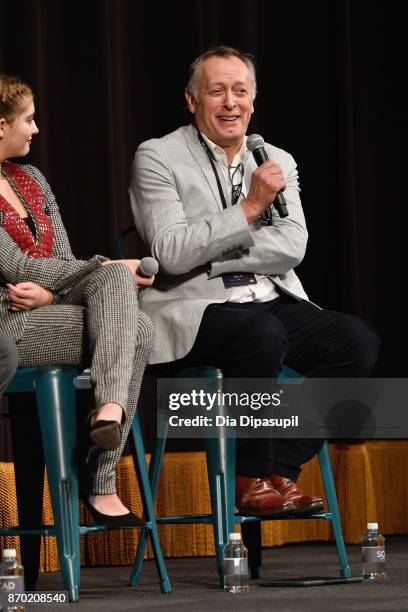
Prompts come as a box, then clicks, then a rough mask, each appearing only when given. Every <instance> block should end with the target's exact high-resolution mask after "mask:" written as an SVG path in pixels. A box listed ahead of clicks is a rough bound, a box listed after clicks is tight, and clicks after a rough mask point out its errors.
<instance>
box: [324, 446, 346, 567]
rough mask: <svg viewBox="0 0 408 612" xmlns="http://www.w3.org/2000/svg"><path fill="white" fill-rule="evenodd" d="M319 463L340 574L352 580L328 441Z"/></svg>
mask: <svg viewBox="0 0 408 612" xmlns="http://www.w3.org/2000/svg"><path fill="white" fill-rule="evenodd" d="M319 463H320V470H321V473H322V479H323V485H324V489H325V491H326V497H327V502H328V504H329V510H330V512H331V514H332V517H333V518H332V527H333V532H334V537H335V538H336V546H337V554H338V556H339V562H340V574H341V575H342V576H344V577H345V578H350V576H351V569H350V566H349V563H348V558H347V552H346V547H345V545H344V539H343V531H342V528H341V519H340V512H339V506H338V503H337V495H336V488H335V485H334V478H333V470H332V466H331V461H330V454H329V446H328V443H327V440H326V441H325V442H324V443H323V445H322V447H321V448H320V451H319Z"/></svg>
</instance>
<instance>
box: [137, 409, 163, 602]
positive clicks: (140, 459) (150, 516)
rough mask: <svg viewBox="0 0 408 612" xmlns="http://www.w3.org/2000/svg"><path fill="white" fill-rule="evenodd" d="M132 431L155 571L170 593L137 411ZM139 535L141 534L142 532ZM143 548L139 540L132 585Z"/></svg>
mask: <svg viewBox="0 0 408 612" xmlns="http://www.w3.org/2000/svg"><path fill="white" fill-rule="evenodd" d="M132 432H133V437H134V442H135V453H136V460H137V472H138V479H139V487H140V494H141V496H142V500H143V507H144V514H145V517H146V519H147V521H148V522H149V523H150V527H149V532H150V539H151V542H152V547H153V552H154V560H155V563H156V567H157V571H158V574H159V577H160V589H161V592H162V593H171V591H172V588H171V584H170V581H169V577H168V575H167V569H166V564H165V562H164V557H163V552H162V549H161V545H160V540H159V533H158V531H157V523H156V514H155V511H154V506H153V497H152V490H151V486H150V479H149V474H148V471H147V465H146V455H145V450H144V444H143V438H142V433H141V429H140V420H139V415H138V414H137V413H136V414H135V417H134V419H133V423H132ZM163 450H164V448H163ZM157 476H158V474H157ZM156 481H157V482H158V477H157V478H156ZM157 482H155V493H154V495H155V496H156V493H157ZM142 531H143V532H144V533H146V532H147V529H143V530H142ZM140 535H142V533H141V534H140ZM144 537H145V536H144ZM145 548H146V544H145V543H144V542H143V544H142V546H140V542H139V547H138V551H137V554H136V561H135V566H137V567H138V571H135V570H134V572H133V574H132V577H131V583H132V584H133V586H135V584H138V583H139V580H140V568H141V564H142V563H143V557H144V551H145ZM142 553H143V556H142V557H141V558H140V555H141V554H142ZM133 577H134V580H133ZM134 581H135V582H134Z"/></svg>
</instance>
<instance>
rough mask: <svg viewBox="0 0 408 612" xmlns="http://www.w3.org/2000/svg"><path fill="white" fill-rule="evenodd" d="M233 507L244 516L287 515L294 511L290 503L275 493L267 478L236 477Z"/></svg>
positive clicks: (293, 506)
mask: <svg viewBox="0 0 408 612" xmlns="http://www.w3.org/2000/svg"><path fill="white" fill-rule="evenodd" d="M235 505H236V506H237V508H238V510H239V511H240V512H243V513H245V514H262V515H264V514H265V515H271V514H283V513H284V514H287V513H289V512H292V511H293V510H295V505H294V504H293V502H292V501H288V500H287V499H285V498H284V497H283V496H282V495H281V494H280V493H278V491H276V490H275V489H274V488H273V486H272V484H271V481H270V480H269V478H250V477H248V476H237V478H236V486H235Z"/></svg>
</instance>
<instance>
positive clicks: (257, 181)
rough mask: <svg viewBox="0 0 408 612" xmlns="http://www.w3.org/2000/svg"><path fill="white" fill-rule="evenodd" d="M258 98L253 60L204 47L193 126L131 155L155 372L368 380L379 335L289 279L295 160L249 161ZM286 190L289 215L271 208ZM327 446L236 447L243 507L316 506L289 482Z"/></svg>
mask: <svg viewBox="0 0 408 612" xmlns="http://www.w3.org/2000/svg"><path fill="white" fill-rule="evenodd" d="M255 94H256V79H255V69H254V65H253V63H252V61H251V59H250V58H249V57H248V56H247V55H245V54H242V53H241V52H239V51H237V50H236V49H232V48H229V47H217V48H214V49H210V50H209V51H207V52H206V53H204V54H203V55H201V56H200V57H199V58H197V59H196V60H195V61H194V62H193V64H192V66H191V70H190V80H189V83H188V86H187V88H186V100H187V105H188V108H189V110H190V112H191V113H192V115H193V123H192V124H191V125H189V126H185V127H182V128H180V129H178V130H176V131H175V132H173V133H171V134H168V135H167V136H164V137H163V138H160V139H154V140H150V141H147V142H145V143H143V144H142V145H141V146H140V147H139V149H138V151H137V153H136V155H135V159H134V163H133V166H132V176H131V185H130V196H131V204H132V209H133V213H134V219H135V224H136V227H137V229H138V231H139V233H140V235H141V237H142V239H143V240H144V242H145V243H146V245H147V246H148V247H149V248H150V249H151V251H152V254H153V255H154V257H156V258H157V260H158V261H159V263H160V266H161V270H162V274H161V278H160V277H159V279H158V283H157V284H156V286H155V287H154V288H153V287H152V288H148V289H145V291H143V294H142V296H141V307H142V308H143V310H144V311H145V312H147V313H148V314H149V315H150V316H151V318H152V319H153V321H154V323H155V326H156V344H155V346H154V348H153V351H152V353H151V363H167V362H175V365H176V366H177V367H178V366H180V367H182V366H186V365H194V364H201V365H205V364H207V365H212V366H216V367H219V368H221V369H222V370H223V372H224V374H225V375H226V376H227V377H230V378H274V377H277V376H278V375H279V372H280V369H281V366H282V363H283V361H285V363H286V364H288V365H289V366H291V367H292V368H294V369H295V370H297V371H299V372H300V373H302V374H303V375H305V376H309V377H315V378H325V377H326V378H337V377H360V376H366V375H367V374H368V373H369V371H370V370H371V368H372V366H373V364H374V363H375V361H376V359H377V354H378V345H379V341H378V338H377V336H376V334H375V332H374V331H373V330H372V329H371V328H370V327H368V326H367V325H366V324H365V323H364V322H362V321H360V320H358V319H356V318H354V317H351V316H348V315H344V314H341V313H336V312H329V311H324V310H321V309H319V308H318V307H317V306H315V305H314V304H312V303H311V302H309V301H308V298H307V295H306V293H305V291H304V290H303V288H302V285H301V283H300V281H299V279H298V277H297V276H296V274H295V272H294V268H295V267H296V266H297V265H298V264H299V263H300V262H301V261H302V259H303V256H304V253H305V249H306V242H307V230H306V224H305V219H304V215H303V211H302V206H301V203H300V198H299V185H298V173H297V169H296V163H295V161H294V159H293V158H292V156H291V155H289V154H288V153H286V152H285V151H283V150H281V149H278V148H276V147H274V146H271V145H269V144H266V145H265V147H266V152H267V154H268V157H269V160H268V161H265V162H264V163H262V164H261V165H260V166H259V167H257V165H256V163H255V161H254V159H253V157H252V155H250V154H249V152H248V150H247V146H246V135H245V134H246V130H247V127H248V124H249V121H250V118H251V115H252V113H253V110H254V107H253V102H254V98H255ZM280 191H284V197H285V199H286V203H287V209H288V212H289V215H288V216H287V217H280V216H279V214H278V212H277V210H276V207H275V206H271V203H272V202H274V200H275V198H276V196H277V194H278V193H279V192H280ZM268 213H269V214H268ZM321 443H322V441H321V440H313V439H308V440H298V439H296V440H295V439H280V440H278V439H274V440H260V439H249V440H238V441H237V474H238V475H237V487H236V504H237V507H238V508H239V510H240V511H246V512H254V513H257V514H280V513H286V512H292V513H295V514H298V515H302V514H303V515H304V514H307V513H310V512H316V511H318V510H320V509H321V508H322V507H323V503H322V500H321V498H319V497H316V496H312V495H306V494H305V493H304V492H303V491H301V490H300V489H299V487H298V485H297V483H296V480H297V478H298V476H299V473H300V469H301V468H300V466H301V464H302V463H304V462H306V461H308V460H309V459H310V458H311V457H312V456H313V455H314V454H315V453H316V452H317V450H318V449H319V447H320V445H321Z"/></svg>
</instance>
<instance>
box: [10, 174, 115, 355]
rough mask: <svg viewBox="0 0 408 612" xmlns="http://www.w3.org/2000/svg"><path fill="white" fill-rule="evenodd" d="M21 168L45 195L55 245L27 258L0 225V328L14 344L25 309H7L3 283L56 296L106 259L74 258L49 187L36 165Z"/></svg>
mask: <svg viewBox="0 0 408 612" xmlns="http://www.w3.org/2000/svg"><path fill="white" fill-rule="evenodd" d="M23 168H24V169H25V170H26V172H28V173H29V174H30V175H31V176H32V177H33V178H34V179H35V180H36V181H37V183H38V185H39V186H40V187H41V189H42V191H43V192H44V194H45V202H44V208H45V210H46V211H47V212H48V214H49V216H50V219H51V221H52V224H53V226H54V231H55V245H54V250H53V253H52V257H47V258H40V259H33V258H29V257H27V255H26V254H25V253H23V252H22V251H21V249H20V247H19V246H18V245H17V244H16V243H15V242H14V240H13V239H12V238H11V236H10V235H9V234H8V233H7V232H6V230H5V229H3V228H2V227H0V330H1V331H2V332H4V333H5V334H6V335H7V336H9V337H10V338H11V339H12V340H14V342H17V343H18V342H19V341H20V340H21V338H22V336H23V333H24V330H25V328H26V325H27V318H28V311H18V312H17V311H16V312H12V311H11V310H9V303H8V299H7V290H6V286H5V285H6V283H12V284H13V285H15V284H16V283H22V282H25V281H32V282H33V283H37V284H38V285H41V287H45V288H46V289H49V290H50V291H52V292H53V293H55V294H56V295H58V293H60V292H63V291H64V290H66V289H68V288H69V287H73V286H74V285H75V284H76V283H77V282H78V281H79V280H81V279H82V278H84V277H85V276H86V275H87V274H90V273H91V272H93V271H94V270H96V269H97V268H99V266H100V265H101V263H100V262H101V261H104V260H105V259H106V258H105V257H101V256H99V255H95V256H94V257H92V259H90V260H88V261H84V260H80V259H75V257H74V255H73V254H72V251H71V246H70V244H69V240H68V236H67V233H66V231H65V227H64V225H63V223H62V219H61V216H60V213H59V209H58V205H57V203H56V201H55V197H54V195H53V193H52V191H51V189H50V186H49V185H48V183H47V181H46V180H45V178H44V176H43V175H42V174H41V172H40V171H39V170H38V169H37V168H35V167H34V166H29V165H27V166H23ZM28 205H30V203H29V202H28Z"/></svg>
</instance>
